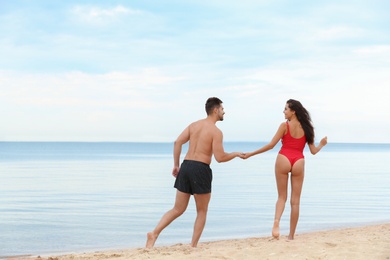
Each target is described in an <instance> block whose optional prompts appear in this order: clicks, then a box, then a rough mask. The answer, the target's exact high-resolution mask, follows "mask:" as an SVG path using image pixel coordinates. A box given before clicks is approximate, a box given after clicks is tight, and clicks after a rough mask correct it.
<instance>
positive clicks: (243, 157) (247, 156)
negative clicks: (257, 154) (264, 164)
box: [237, 152, 252, 160]
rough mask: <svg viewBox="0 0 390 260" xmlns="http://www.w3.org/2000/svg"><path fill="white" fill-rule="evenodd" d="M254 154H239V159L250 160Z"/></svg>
mask: <svg viewBox="0 0 390 260" xmlns="http://www.w3.org/2000/svg"><path fill="white" fill-rule="evenodd" d="M251 156H252V154H251V153H243V152H241V153H240V152H237V157H240V158H241V159H244V160H245V159H248V158H249V157H251Z"/></svg>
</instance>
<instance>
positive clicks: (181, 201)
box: [146, 190, 191, 248]
mask: <svg viewBox="0 0 390 260" xmlns="http://www.w3.org/2000/svg"><path fill="white" fill-rule="evenodd" d="M190 197H191V194H189V193H184V192H181V191H179V190H177V191H176V201H175V205H174V207H173V208H172V209H171V210H169V211H168V212H167V213H165V214H164V216H163V217H162V218H161V220H160V222H159V223H158V225H157V226H156V228H155V229H154V230H153V231H152V232H149V233H148V234H147V241H146V247H147V248H152V247H153V246H154V243H155V242H156V240H157V237H158V236H159V235H160V233H161V231H163V229H164V228H166V227H167V226H168V225H169V224H171V222H172V221H174V220H175V219H176V218H177V217H179V216H180V215H181V214H183V213H184V211H186V209H187V206H188V201H189V200H190Z"/></svg>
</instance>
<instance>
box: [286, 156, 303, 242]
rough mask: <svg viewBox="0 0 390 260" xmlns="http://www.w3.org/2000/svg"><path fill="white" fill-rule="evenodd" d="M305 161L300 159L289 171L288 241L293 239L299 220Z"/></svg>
mask: <svg viewBox="0 0 390 260" xmlns="http://www.w3.org/2000/svg"><path fill="white" fill-rule="evenodd" d="M304 172H305V160H304V159H300V160H298V161H296V162H295V163H294V166H293V167H292V170H291V200H290V203H291V215H290V234H289V235H288V239H289V240H293V239H294V234H295V230H296V228H297V224H298V219H299V205H300V200H301V193H302V186H303V179H304V177H305V174H304Z"/></svg>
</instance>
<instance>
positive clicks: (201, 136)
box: [185, 118, 222, 164]
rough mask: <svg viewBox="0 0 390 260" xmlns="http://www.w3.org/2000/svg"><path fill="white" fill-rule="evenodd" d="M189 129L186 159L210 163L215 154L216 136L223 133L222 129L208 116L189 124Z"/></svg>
mask: <svg viewBox="0 0 390 260" xmlns="http://www.w3.org/2000/svg"><path fill="white" fill-rule="evenodd" d="M188 131H189V136H190V139H189V141H190V142H189V147H188V152H187V154H186V156H185V159H186V160H194V161H199V162H203V163H206V164H210V163H211V156H212V154H213V140H214V138H215V137H216V136H218V135H222V133H221V131H220V130H219V129H218V128H217V127H216V125H215V123H213V122H212V121H211V120H208V119H207V118H206V119H202V120H199V121H196V122H194V123H192V124H191V125H189V126H188Z"/></svg>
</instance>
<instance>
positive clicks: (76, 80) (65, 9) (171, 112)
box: [0, 0, 390, 143]
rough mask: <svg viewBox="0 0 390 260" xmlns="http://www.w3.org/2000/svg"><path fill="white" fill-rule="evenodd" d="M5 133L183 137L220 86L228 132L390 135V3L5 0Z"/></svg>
mask: <svg viewBox="0 0 390 260" xmlns="http://www.w3.org/2000/svg"><path fill="white" fill-rule="evenodd" d="M0 34H1V37H0V118H1V124H0V141H86V142H122V141H123V142H172V141H174V140H175V139H176V137H177V136H178V135H179V134H180V133H181V132H182V130H183V129H184V128H185V127H186V126H187V125H188V124H190V123H191V122H193V121H196V120H199V119H202V118H205V117H206V113H205V111H204V104H205V101H206V100H207V98H209V97H213V96H216V97H219V98H220V99H221V100H222V101H223V105H224V108H225V113H226V114H225V119H224V121H223V122H217V126H218V127H219V128H220V129H221V130H222V132H223V136H224V141H255V142H257V141H261V142H267V141H270V140H271V138H272V137H273V135H274V134H275V132H276V130H277V128H278V127H279V125H280V124H281V123H282V122H284V121H285V119H284V115H283V113H282V112H283V109H284V106H285V103H286V101H287V100H288V99H290V98H293V99H296V100H299V101H300V102H301V103H302V104H303V105H304V106H305V108H306V109H307V110H308V111H309V112H310V114H311V117H312V121H313V124H314V127H315V134H316V137H315V141H316V142H317V143H318V142H319V141H320V139H321V138H322V137H323V136H327V137H328V142H339V143H340V142H341V143H348V142H356V143H390V120H389V119H390V116H389V108H388V105H387V104H388V103H389V102H388V99H389V97H390V1H387V0H383V1H377V0H370V1H359V0H354V1H343V0H337V1H333V0H330V1H289V0H256V1H255V0H241V1H230V0H224V1H222V0H207V1H205V0H196V1H195V0H186V1H182V0H180V1H179V0H165V1H151V0H142V1H124V0H122V1H121V0H117V1H97V0H95V1H89V0H85V1H76V0H67V1H58V0H57V1H55V0H34V1H33V0H31V1H29V0H24V1H22V0H13V1H6V0H0Z"/></svg>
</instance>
